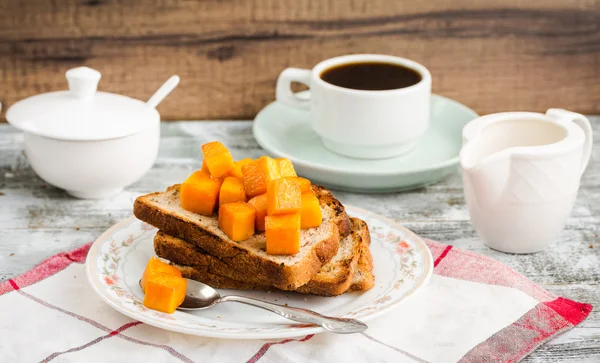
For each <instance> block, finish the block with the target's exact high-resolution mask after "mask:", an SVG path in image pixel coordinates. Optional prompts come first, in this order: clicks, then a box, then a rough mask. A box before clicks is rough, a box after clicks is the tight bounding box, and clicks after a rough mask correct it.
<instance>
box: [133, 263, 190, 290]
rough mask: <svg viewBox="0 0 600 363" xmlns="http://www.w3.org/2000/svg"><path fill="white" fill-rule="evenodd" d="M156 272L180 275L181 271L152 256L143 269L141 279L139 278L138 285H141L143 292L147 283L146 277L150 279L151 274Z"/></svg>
mask: <svg viewBox="0 0 600 363" xmlns="http://www.w3.org/2000/svg"><path fill="white" fill-rule="evenodd" d="M157 273H166V274H169V275H173V276H178V277H181V271H179V269H177V267H175V266H171V265H169V264H168V263H166V262H162V261H161V260H159V259H158V258H156V257H152V258H151V259H150V260H149V261H148V263H147V264H146V269H145V270H144V274H143V275H142V279H141V280H140V285H141V286H142V291H143V292H146V285H147V284H148V279H150V278H151V276H153V275H155V274H157Z"/></svg>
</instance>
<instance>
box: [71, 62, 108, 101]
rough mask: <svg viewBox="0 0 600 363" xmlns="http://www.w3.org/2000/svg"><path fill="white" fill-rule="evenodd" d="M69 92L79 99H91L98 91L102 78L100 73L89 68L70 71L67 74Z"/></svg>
mask: <svg viewBox="0 0 600 363" xmlns="http://www.w3.org/2000/svg"><path fill="white" fill-rule="evenodd" d="M66 76H67V82H68V83H69V90H70V91H71V93H73V95H74V96H75V97H77V98H79V99H90V98H92V97H93V96H94V93H96V90H97V89H98V82H99V81H100V77H101V76H102V75H101V74H100V72H98V71H97V70H95V69H91V68H88V67H77V68H72V69H69V70H68V71H67V73H66Z"/></svg>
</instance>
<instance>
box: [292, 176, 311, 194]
mask: <svg viewBox="0 0 600 363" xmlns="http://www.w3.org/2000/svg"><path fill="white" fill-rule="evenodd" d="M286 179H289V180H293V181H295V182H296V183H297V184H298V186H299V187H300V191H301V192H302V193H304V192H308V191H310V190H311V189H310V186H311V183H310V180H308V179H306V178H301V177H299V176H292V177H287V178H286Z"/></svg>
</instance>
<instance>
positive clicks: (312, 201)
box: [300, 191, 323, 228]
mask: <svg viewBox="0 0 600 363" xmlns="http://www.w3.org/2000/svg"><path fill="white" fill-rule="evenodd" d="M322 222H323V215H322V214H321V205H320V204H319V199H318V198H317V196H316V195H315V193H313V192H312V191H308V192H304V193H302V210H301V211H300V228H312V227H318V226H320V225H321V223H322Z"/></svg>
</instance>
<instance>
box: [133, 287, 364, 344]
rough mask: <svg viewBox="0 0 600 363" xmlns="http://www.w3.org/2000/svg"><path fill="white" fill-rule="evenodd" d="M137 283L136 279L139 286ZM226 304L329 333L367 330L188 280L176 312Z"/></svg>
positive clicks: (356, 322)
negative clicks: (271, 313) (227, 293)
mask: <svg viewBox="0 0 600 363" xmlns="http://www.w3.org/2000/svg"><path fill="white" fill-rule="evenodd" d="M141 283H142V281H141V280H140V286H141ZM228 301H233V302H238V303H242V304H246V305H251V306H256V307H258V308H261V309H265V310H268V311H270V312H273V313H275V314H278V315H280V316H283V317H284V318H287V319H290V320H294V321H297V322H300V323H305V324H313V325H319V326H321V327H323V328H324V329H325V330H327V331H329V332H332V333H338V334H351V333H360V332H363V331H365V330H367V328H368V327H367V325H366V324H365V323H363V322H362V321H359V320H356V319H350V318H337V317H330V316H325V315H321V314H319V313H317V312H315V311H312V310H309V309H303V308H296V307H292V306H284V305H279V304H273V303H269V302H266V301H262V300H258V299H252V298H249V297H246V296H238V295H226V296H221V294H219V292H218V291H217V290H215V289H214V288H212V287H210V286H208V285H206V284H204V283H202V282H199V281H196V280H190V279H187V289H186V294H185V299H184V301H183V303H182V304H181V305H180V306H179V307H178V308H177V309H178V310H184V311H190V310H203V309H208V308H210V307H213V306H215V305H217V304H218V303H222V302H228Z"/></svg>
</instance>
